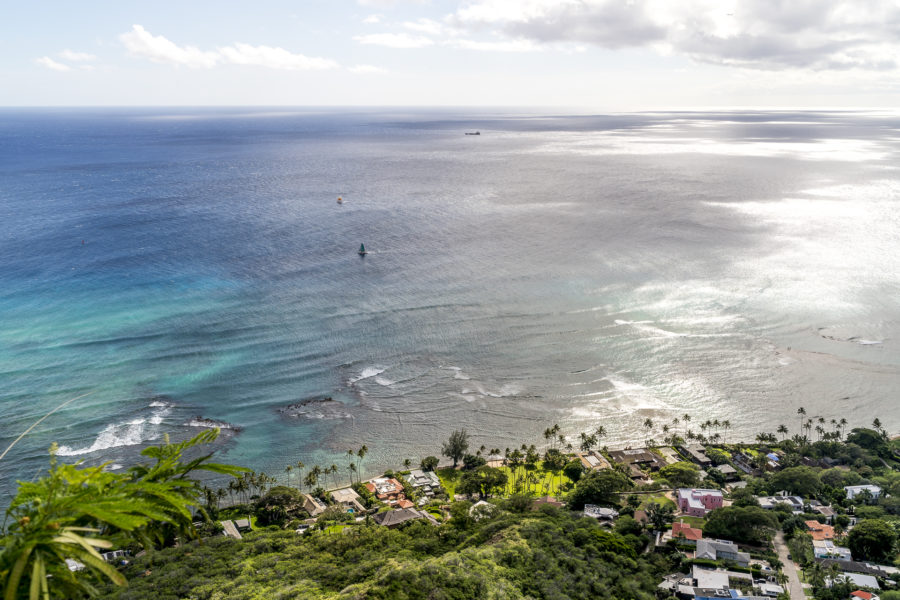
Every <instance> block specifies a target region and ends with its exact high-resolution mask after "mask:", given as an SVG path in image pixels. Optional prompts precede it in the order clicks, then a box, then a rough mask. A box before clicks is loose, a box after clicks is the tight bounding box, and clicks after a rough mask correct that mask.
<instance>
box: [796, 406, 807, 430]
mask: <svg viewBox="0 0 900 600" xmlns="http://www.w3.org/2000/svg"><path fill="white" fill-rule="evenodd" d="M797 414H798V415H800V430H801V431H802V430H803V417H805V416H806V409H805V408H803V407H802V406H801V407H800V408H798V409H797Z"/></svg>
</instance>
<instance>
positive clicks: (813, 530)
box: [806, 520, 834, 541]
mask: <svg viewBox="0 0 900 600" xmlns="http://www.w3.org/2000/svg"><path fill="white" fill-rule="evenodd" d="M806 528H807V529H809V535H810V537H812V539H813V540H818V541H822V540H833V539H834V527H832V526H831V525H825V524H824V523H819V522H818V521H812V520H810V521H806Z"/></svg>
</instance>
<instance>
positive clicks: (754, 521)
mask: <svg viewBox="0 0 900 600" xmlns="http://www.w3.org/2000/svg"><path fill="white" fill-rule="evenodd" d="M777 527H778V519H776V518H775V517H774V516H773V515H771V514H770V513H769V512H768V511H766V510H764V509H762V508H759V507H756V506H746V507H744V506H726V507H723V508H717V509H716V510H714V511H712V512H711V513H709V516H708V517H707V519H706V525H705V526H704V528H703V535H704V537H706V536H708V537H715V538H720V537H721V538H725V539H729V540H733V541H735V542H743V543H748V544H759V543H761V542H765V541H767V540H770V539H771V538H772V536H773V535H774V534H775V529H776V528H777Z"/></svg>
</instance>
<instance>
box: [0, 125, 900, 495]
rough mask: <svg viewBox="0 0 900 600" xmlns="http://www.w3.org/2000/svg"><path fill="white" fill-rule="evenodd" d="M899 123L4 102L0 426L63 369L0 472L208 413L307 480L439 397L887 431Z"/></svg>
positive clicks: (477, 435) (104, 447)
mask: <svg viewBox="0 0 900 600" xmlns="http://www.w3.org/2000/svg"><path fill="white" fill-rule="evenodd" d="M474 131H479V132H480V135H477V136H475V135H464V133H465V132H474ZM898 153H900V115H898V114H896V113H889V112H876V111H799V110H797V111H746V110H744V111H719V112H712V111H705V112H704V111H682V112H657V113H635V114H597V115H574V114H557V115H553V114H541V113H535V112H528V111H522V110H500V109H482V110H475V109H458V110H451V109H433V110H428V109H328V108H322V109H295V108H265V109H263V108H247V109H238V108H234V109H199V108H159V109H155V108H154V109H149V108H148V109H124V108H123V109H2V110H0V284H2V285H0V411H2V412H0V414H2V417H3V418H2V425H0V451H2V449H3V448H6V446H7V445H8V444H9V443H10V442H11V441H12V440H13V439H14V438H15V437H16V436H17V435H18V434H19V433H21V432H22V431H24V430H25V429H26V428H27V427H28V426H29V425H31V424H32V423H33V422H34V421H35V420H37V419H38V418H40V417H41V416H43V415H44V414H46V413H47V412H49V411H50V410H52V409H53V408H54V407H56V406H58V405H59V404H60V403H62V402H64V401H66V400H69V399H71V398H74V397H77V396H80V395H82V394H87V395H86V396H84V397H83V398H81V399H79V400H77V401H75V402H73V403H71V404H69V405H67V406H66V407H65V408H63V409H61V410H60V411H58V412H56V413H55V414H53V415H51V416H50V417H48V418H47V419H46V420H45V421H43V422H42V423H41V424H40V425H39V426H38V427H36V428H35V430H34V431H33V432H32V433H30V434H29V435H28V436H26V437H25V438H24V439H23V441H22V442H20V443H19V444H18V445H17V446H16V447H15V448H13V450H11V451H10V453H9V454H8V455H7V456H6V458H4V459H3V460H2V461H0V491H2V492H3V493H8V492H9V491H11V490H12V489H13V488H14V483H13V482H14V480H15V479H26V480H27V479H31V478H33V477H35V476H37V475H39V473H40V471H41V470H42V469H45V468H46V465H47V449H48V447H49V446H50V444H51V443H52V442H57V443H58V444H59V455H60V458H61V459H62V460H68V461H75V460H83V461H85V462H86V463H88V464H97V463H100V462H109V463H110V468H121V467H122V466H125V465H128V464H130V463H131V462H133V461H135V460H137V459H138V458H139V452H140V450H141V449H142V448H143V447H145V446H146V445H147V444H152V443H160V442H161V441H162V440H163V436H165V435H167V434H168V435H169V436H171V438H172V439H182V438H184V437H186V436H188V435H191V434H193V433H196V432H197V431H199V429H200V428H202V427H207V426H210V425H212V424H219V425H221V426H223V427H224V429H223V434H222V436H221V437H220V439H219V440H218V441H217V442H216V444H215V448H216V450H217V452H218V460H220V461H223V462H233V463H237V464H242V465H246V466H250V467H252V468H254V469H256V470H259V471H266V472H267V473H269V474H275V475H277V476H278V477H280V478H281V479H282V480H283V481H285V480H287V479H286V478H287V477H288V476H287V475H285V472H284V467H285V466H286V465H288V464H295V463H296V462H297V461H298V460H302V461H303V462H304V463H305V464H307V465H312V464H320V465H322V466H328V465H331V464H337V465H338V466H339V468H340V471H339V475H338V476H332V477H331V478H329V481H328V483H329V484H331V483H339V481H340V480H344V481H346V476H347V471H346V470H345V469H344V466H345V464H346V462H347V461H346V451H347V450H348V449H355V448H358V447H359V446H361V445H363V444H365V445H367V446H368V448H369V455H368V456H367V457H366V459H365V461H364V462H363V471H364V472H365V473H366V474H368V475H375V474H377V473H378V472H379V471H380V470H382V469H384V468H388V467H392V466H396V465H398V464H399V463H400V462H401V461H402V460H403V459H405V458H409V459H411V460H412V461H413V462H414V463H418V460H419V459H420V458H421V457H423V456H426V455H429V454H434V455H438V454H439V453H440V444H441V441H442V440H444V439H446V437H447V436H448V434H449V433H450V432H451V431H452V430H454V429H458V428H465V429H466V430H467V431H468V432H469V434H470V435H471V438H472V445H473V448H476V447H478V446H480V445H482V444H483V445H485V446H486V447H487V448H494V447H497V448H501V449H503V448H506V447H518V446H519V445H520V444H522V443H526V442H527V443H538V444H539V445H540V443H541V442H543V437H542V435H541V434H542V432H543V431H544V429H545V428H547V427H549V426H551V425H553V424H554V423H558V424H559V425H560V427H561V429H562V431H563V432H564V433H565V434H566V435H567V436H569V438H570V440H572V441H573V442H574V443H575V445H576V446H577V445H578V442H577V437H578V434H579V433H580V432H583V431H587V432H590V431H593V430H594V429H596V428H597V427H598V426H600V425H602V426H603V427H604V428H605V430H606V432H607V433H606V436H605V437H604V438H603V440H602V441H603V442H604V443H606V444H608V445H609V446H610V447H622V446H624V445H625V444H629V443H631V444H639V443H643V441H644V440H646V439H647V438H653V439H656V440H661V439H662V437H663V436H664V435H665V431H663V429H662V428H663V425H666V426H667V428H668V430H669V432H670V433H671V432H673V431H678V432H684V431H685V430H686V427H685V422H684V420H683V415H685V414H688V415H690V416H691V423H690V424H689V425H688V426H689V427H690V428H691V429H692V430H694V431H696V432H698V433H699V432H700V431H701V427H700V425H701V424H702V423H703V422H704V421H706V420H718V421H719V422H720V423H721V422H723V421H726V420H727V421H728V422H729V424H730V427H729V428H727V429H726V428H723V427H721V426H720V427H719V428H716V430H715V431H716V432H717V433H719V434H720V435H722V436H723V437H724V438H725V439H726V440H738V439H753V438H754V436H755V435H756V434H758V433H760V432H774V431H775V429H776V427H778V425H780V424H785V425H787V427H788V428H789V429H790V430H791V433H797V431H798V427H799V419H798V416H797V409H798V408H799V407H804V408H805V409H806V412H807V413H808V414H809V415H810V416H811V417H813V418H815V419H816V423H818V419H819V418H820V417H821V418H823V419H825V421H826V424H825V425H824V427H825V428H826V429H828V430H831V428H832V426H831V425H830V422H831V420H832V419H836V420H838V419H841V418H846V419H847V420H848V421H849V422H850V425H851V426H855V425H869V424H870V423H871V421H872V419H873V418H874V417H878V418H880V419H881V421H882V422H883V423H884V425H885V427H886V428H887V429H888V431H890V432H896V431H897V430H898V429H900V411H898V410H897V400H896V397H897V392H898V390H900V346H898V340H900V268H898V267H900V264H898V262H900V252H898V250H900V222H898V221H900V210H898V208H900V206H898V204H900V172H898V166H900V161H898V156H900V154H898ZM338 197H341V198H342V200H343V203H340V204H339V203H338V202H337V198H338ZM361 243H364V244H365V245H366V248H367V250H368V254H367V255H365V256H363V257H361V256H360V255H358V254H357V249H358V248H359V245H360V244H361ZM675 418H679V419H680V423H679V424H677V425H676V424H675V423H673V419H675ZM646 419H651V421H652V422H653V424H652V427H649V428H648V427H645V426H644V423H645V421H646ZM712 431H713V430H712V429H709V430H706V431H705V432H706V433H707V434H711V433H712ZM812 435H813V436H815V435H816V434H815V433H813V434H812ZM293 477H294V481H295V482H296V474H294V475H293Z"/></svg>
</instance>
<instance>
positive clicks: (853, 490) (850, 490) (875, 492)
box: [844, 485, 881, 500]
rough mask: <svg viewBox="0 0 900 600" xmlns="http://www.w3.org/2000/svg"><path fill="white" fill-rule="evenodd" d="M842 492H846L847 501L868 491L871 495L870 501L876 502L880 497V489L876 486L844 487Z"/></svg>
mask: <svg viewBox="0 0 900 600" xmlns="http://www.w3.org/2000/svg"><path fill="white" fill-rule="evenodd" d="M844 490H845V491H846V492H847V498H848V499H849V500H853V499H854V498H856V497H857V496H859V495H860V494H862V493H863V490H868V492H869V493H870V494H872V500H878V498H880V497H881V488H880V487H878V486H877V485H846V486H844Z"/></svg>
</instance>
